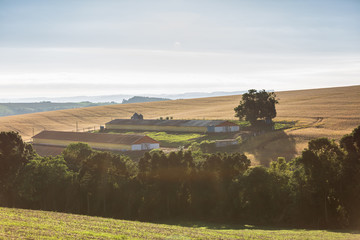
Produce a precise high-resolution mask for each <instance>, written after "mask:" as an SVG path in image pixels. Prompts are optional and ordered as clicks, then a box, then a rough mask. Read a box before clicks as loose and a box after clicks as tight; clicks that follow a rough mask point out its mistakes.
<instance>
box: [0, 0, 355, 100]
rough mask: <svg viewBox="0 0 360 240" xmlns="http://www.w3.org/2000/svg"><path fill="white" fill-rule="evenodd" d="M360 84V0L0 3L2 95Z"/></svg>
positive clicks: (50, 0) (47, 0) (1, 0)
mask: <svg viewBox="0 0 360 240" xmlns="http://www.w3.org/2000/svg"><path fill="white" fill-rule="evenodd" d="M359 84H360V1H359V0H301V1H299V0H293V1H292V0H272V1H268V0H251V1H250V0H248V1H244V0H221V1H219V0H218V1H213V0H206V1H205V0H152V1H148V0H137V1H135V0H62V1H56V0H32V1H28V0H17V1H14V0H0V96H1V97H0V98H2V99H4V98H30V97H69V96H84V95H87V96H95V95H113V94H134V95H151V94H178V93H184V92H214V91H242V90H248V89H251V88H254V89H274V90H275V91H283V90H296V89H310V88H322V87H335V86H349V85H359Z"/></svg>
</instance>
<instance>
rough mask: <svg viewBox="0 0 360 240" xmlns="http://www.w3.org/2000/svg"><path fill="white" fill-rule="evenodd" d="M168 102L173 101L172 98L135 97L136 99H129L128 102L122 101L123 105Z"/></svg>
mask: <svg viewBox="0 0 360 240" xmlns="http://www.w3.org/2000/svg"><path fill="white" fill-rule="evenodd" d="M167 100H171V99H170V98H156V97H141V96H135V97H132V98H129V99H128V100H126V99H124V100H123V101H122V104H127V103H143V102H158V101H167Z"/></svg>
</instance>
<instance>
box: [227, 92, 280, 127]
mask: <svg viewBox="0 0 360 240" xmlns="http://www.w3.org/2000/svg"><path fill="white" fill-rule="evenodd" d="M277 103H278V101H277V100H276V94H275V93H274V92H266V91H265V90H261V91H257V90H255V89H250V90H249V91H248V92H247V93H244V94H243V95H242V100H241V101H240V104H239V106H237V107H236V108H234V111H235V113H236V114H235V117H239V119H245V120H246V121H249V122H250V123H251V125H252V126H253V125H255V123H256V121H257V119H259V118H260V119H265V120H267V119H270V120H271V119H272V118H274V117H276V109H275V104H277Z"/></svg>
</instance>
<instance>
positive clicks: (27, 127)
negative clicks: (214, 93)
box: [0, 85, 360, 163]
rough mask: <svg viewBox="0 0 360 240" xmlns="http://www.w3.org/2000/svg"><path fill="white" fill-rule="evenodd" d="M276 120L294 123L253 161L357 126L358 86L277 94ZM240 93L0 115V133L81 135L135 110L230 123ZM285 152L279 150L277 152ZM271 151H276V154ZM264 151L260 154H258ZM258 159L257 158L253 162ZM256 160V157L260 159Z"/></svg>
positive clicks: (290, 151)
mask: <svg viewBox="0 0 360 240" xmlns="http://www.w3.org/2000/svg"><path fill="white" fill-rule="evenodd" d="M277 96H278V98H279V105H277V112H278V116H277V118H276V119H275V120H277V121H283V120H287V121H297V123H296V126H295V127H293V128H292V129H288V130H285V131H283V134H282V136H281V137H278V138H276V141H273V140H271V138H270V140H269V141H268V142H266V143H264V142H262V143H261V144H262V147H263V148H262V149H263V150H261V149H259V148H255V147H254V146H252V147H249V148H243V149H242V150H243V151H245V152H247V153H248V154H250V155H251V156H252V158H253V160H254V162H255V163H267V162H269V161H270V160H271V159H274V158H276V157H275V156H285V155H286V157H287V158H289V157H293V156H295V155H297V154H299V153H300V152H301V150H302V149H303V148H304V147H306V145H307V142H308V141H309V140H310V139H313V138H316V137H330V138H334V139H339V138H340V137H341V136H343V135H344V134H347V133H350V132H351V131H352V130H353V129H354V128H355V127H356V126H358V125H360V85H359V86H350V87H337V88H324V89H311V90H298V91H285V92H277ZM240 100H241V96H240V95H235V96H225V97H212V98H198V99H184V100H174V101H162V102H149V103H133V104H123V105H122V104H118V105H110V106H100V107H88V108H79V109H69V110H59V111H51V112H41V113H33V114H24V115H17V116H8V117H0V130H1V131H18V132H19V133H20V134H21V135H22V136H23V138H24V139H25V140H27V141H28V140H30V139H31V136H32V134H33V132H34V133H35V134H37V133H38V132H40V131H41V130H44V129H47V130H62V131H75V130H76V123H77V124H78V129H79V130H80V131H83V130H86V129H94V127H95V128H96V129H98V128H99V126H100V125H104V124H105V123H106V122H108V121H110V120H112V119H115V118H130V116H131V115H132V114H133V113H134V112H138V113H142V114H143V115H144V117H145V118H147V119H157V118H159V117H167V116H172V117H173V118H174V119H229V120H234V119H235V117H234V110H233V109H234V107H235V106H237V105H238V103H239V101H240ZM282 148H284V152H282ZM275 150H276V152H275ZM259 151H260V152H261V151H263V154H258V153H259ZM256 157H257V159H256ZM259 157H260V158H261V159H259Z"/></svg>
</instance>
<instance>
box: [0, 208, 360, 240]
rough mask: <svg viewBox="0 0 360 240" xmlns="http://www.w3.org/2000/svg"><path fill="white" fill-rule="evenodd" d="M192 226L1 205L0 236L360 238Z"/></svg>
mask: <svg viewBox="0 0 360 240" xmlns="http://www.w3.org/2000/svg"><path fill="white" fill-rule="evenodd" d="M190 226H191V227H185V226H178V225H166V224H155V223H143V222H136V221H124V220H115V219H109V218H100V217H89V216H82V215H74V214H65V213H55V212H45V211H33V210H23V209H11V208H0V239H3V238H4V239H360V233H352V232H336V231H324V230H304V229H272V228H256V227H253V226H237V227H229V226H221V225H206V224H205V225H204V224H201V225H190Z"/></svg>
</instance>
